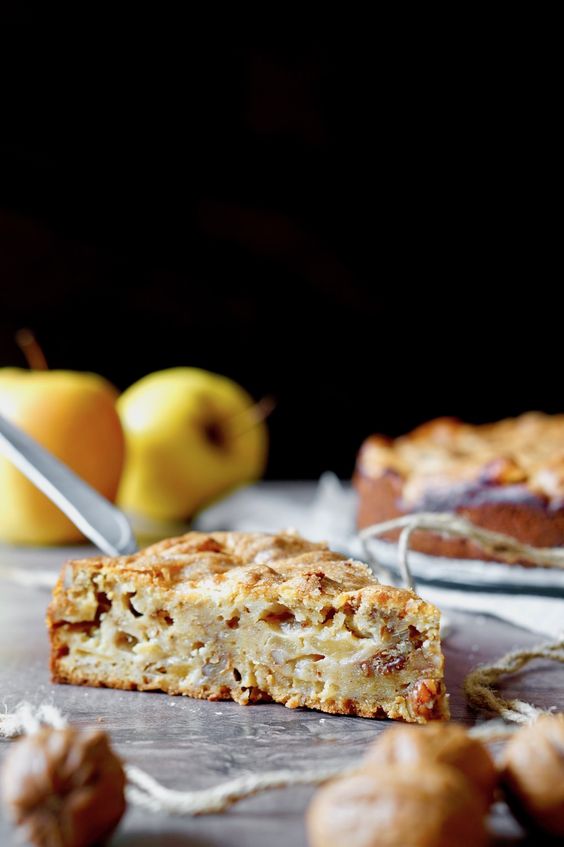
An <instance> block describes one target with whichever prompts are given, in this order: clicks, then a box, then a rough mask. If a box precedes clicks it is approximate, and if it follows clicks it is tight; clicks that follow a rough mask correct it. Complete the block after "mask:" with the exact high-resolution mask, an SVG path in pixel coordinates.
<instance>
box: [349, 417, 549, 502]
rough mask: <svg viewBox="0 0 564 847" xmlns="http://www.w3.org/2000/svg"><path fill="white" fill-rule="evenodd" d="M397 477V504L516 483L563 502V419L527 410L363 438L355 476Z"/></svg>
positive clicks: (445, 421)
mask: <svg viewBox="0 0 564 847" xmlns="http://www.w3.org/2000/svg"><path fill="white" fill-rule="evenodd" d="M389 472H392V473H396V474H397V475H398V476H400V477H401V478H402V479H403V495H402V498H403V501H404V502H405V503H406V504H410V503H417V502H418V501H420V500H421V499H422V498H423V496H424V495H425V493H426V492H427V491H429V490H431V489H441V488H449V487H452V486H457V485H469V484H470V485H472V484H483V485H521V486H523V487H525V488H526V489H528V490H529V491H530V492H531V493H533V494H537V495H540V496H541V497H543V498H546V499H548V500H555V501H560V500H562V499H563V498H564V415H545V414H542V413H540V412H529V413H527V414H525V415H521V416H520V417H518V418H507V419H506V420H502V421H499V422H497V423H492V424H483V425H480V426H473V425H472V424H465V423H462V422H461V421H459V420H457V419H455V418H438V419H436V420H434V421H430V422H429V423H426V424H423V425H422V426H420V427H418V428H417V429H414V430H413V432H411V433H409V434H408V435H404V436H402V437H401V438H397V439H395V440H391V439H388V438H385V437H383V436H380V435H373V436H371V437H370V438H368V439H367V440H366V441H365V442H364V444H363V446H362V449H361V451H360V454H359V457H358V462H357V473H360V474H362V475H364V476H368V477H372V478H375V477H380V476H382V475H383V474H385V473H389Z"/></svg>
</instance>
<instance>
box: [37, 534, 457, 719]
mask: <svg viewBox="0 0 564 847" xmlns="http://www.w3.org/2000/svg"><path fill="white" fill-rule="evenodd" d="M47 620H48V627H49V631H50V638H51V670H52V676H53V680H54V681H55V682H64V683H71V684H78V685H96V686H109V687H113V688H125V689H139V690H162V691H165V692H167V693H169V694H185V695H188V696H190V697H199V698H204V699H208V700H226V699H232V700H235V701H236V702H237V703H241V704H247V703H253V702H258V701H261V700H266V701H275V702H278V703H283V704H285V705H286V706H288V707H290V708H296V707H300V706H307V707H310V708H314V709H319V710H321V711H324V712H331V713H336V714H349V715H360V716H363V717H389V718H397V719H401V720H405V721H410V722H418V723H425V722H427V721H429V720H437V719H445V718H448V702H447V695H446V692H445V685H444V680H443V665H444V659H443V655H442V651H441V644H440V636H439V612H438V610H437V609H436V608H435V607H434V606H432V605H430V604H429V603H426V602H425V601H423V600H422V599H421V598H419V597H418V596H417V595H416V594H414V593H413V592H411V591H407V590H403V589H399V588H393V587H390V586H385V585H380V584H379V583H378V581H377V579H376V578H375V577H374V576H373V574H372V572H371V571H370V569H369V568H368V567H367V565H364V564H362V563H361V562H357V561H354V560H351V559H347V558H346V557H345V556H344V555H341V554H340V553H335V552H333V551H331V550H329V549H328V548H327V546H326V545H324V544H316V543H312V542H309V541H306V540H305V539H303V538H301V537H300V536H298V535H294V534H291V533H286V534H278V535H269V534H265V533H237V532H217V533H211V534H204V533H198V532H190V533H188V534H187V535H185V536H182V537H180V538H173V539H168V540H166V541H163V542H161V543H159V544H156V545H154V546H152V547H149V548H147V549H146V550H143V551H142V552H141V553H137V554H135V555H132V556H123V557H118V558H93V559H83V560H77V561H71V562H68V563H67V564H66V565H65V566H64V567H63V570H62V573H61V576H60V578H59V581H58V583H57V586H56V587H55V589H54V594H53V600H52V602H51V605H50V607H49V611H48V615H47Z"/></svg>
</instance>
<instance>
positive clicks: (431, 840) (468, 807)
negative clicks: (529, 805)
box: [307, 763, 488, 847]
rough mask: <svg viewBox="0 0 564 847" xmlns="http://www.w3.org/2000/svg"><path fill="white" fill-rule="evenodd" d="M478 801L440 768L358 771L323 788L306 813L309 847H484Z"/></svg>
mask: <svg viewBox="0 0 564 847" xmlns="http://www.w3.org/2000/svg"><path fill="white" fill-rule="evenodd" d="M484 811H485V809H484V803H483V800H482V797H481V795H480V793H479V791H477V790H476V789H475V788H474V787H473V786H472V785H471V784H470V783H469V782H468V781H467V779H466V778H465V777H464V776H462V774H460V773H458V771H456V770H454V768H449V767H447V766H446V765H438V764H434V763H431V764H429V765H427V766H426V768H425V771H424V773H421V772H420V771H419V770H418V769H417V770H416V769H409V770H408V769H406V768H404V767H400V766H399V765H396V766H392V767H390V768H383V769H382V771H381V772H378V771H377V770H376V769H372V770H371V771H359V772H358V773H355V774H353V775H351V776H346V777H343V778H341V779H338V780H335V781H333V782H331V783H329V784H328V785H325V786H323V787H322V788H321V789H319V791H318V792H317V793H316V794H315V796H314V798H313V801H312V803H311V805H310V807H309V809H308V813H307V829H308V834H309V843H310V845H311V847H343V845H346V847H406V845H409V847H453V845H455V844H456V847H485V845H486V844H487V843H488V835H487V831H486V828H485V822H484Z"/></svg>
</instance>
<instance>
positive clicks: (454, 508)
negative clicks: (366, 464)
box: [353, 465, 564, 565]
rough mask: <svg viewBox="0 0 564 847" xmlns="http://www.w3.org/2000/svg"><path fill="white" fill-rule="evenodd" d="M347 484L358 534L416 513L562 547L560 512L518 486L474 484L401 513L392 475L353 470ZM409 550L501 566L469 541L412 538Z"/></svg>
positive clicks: (563, 510)
mask: <svg viewBox="0 0 564 847" xmlns="http://www.w3.org/2000/svg"><path fill="white" fill-rule="evenodd" d="M353 481H354V486H355V488H356V490H357V492H358V495H359V506H358V515H357V524H358V527H359V529H363V528H364V527H367V526H370V525H372V524H376V523H380V522H382V521H387V520H391V519H392V518H396V517H402V516H404V515H410V514H414V513H416V512H423V511H426V512H427V511H428V512H432V511H437V512H438V511H440V512H455V513H456V514H458V515H461V516H462V517H465V518H467V519H468V520H470V521H472V523H474V524H476V526H480V527H484V529H490V530H493V531H494V532H503V533H505V534H506V535H510V536H512V537H513V538H516V539H518V540H519V541H521V542H523V543H525V544H530V545H532V546H533V547H561V546H564V507H557V508H554V506H552V505H551V504H550V502H549V501H548V500H547V499H545V498H542V497H540V496H538V495H536V494H533V493H532V492H531V491H529V490H528V489H527V488H526V487H525V486H523V485H504V486H492V485H485V484H484V485H480V484H479V483H477V484H474V485H472V486H469V485H468V486H465V487H459V488H456V489H453V490H452V491H451V492H449V493H448V494H446V495H443V496H442V497H441V500H440V501H436V500H435V501H433V499H431V498H429V500H428V501H422V502H420V503H418V504H417V505H415V506H412V507H410V508H406V507H405V504H404V503H403V498H402V494H403V480H402V478H401V476H400V475H399V474H398V473H396V472H395V471H392V470H388V471H385V472H384V473H383V474H382V475H380V476H377V477H371V476H368V475H366V474H365V473H363V471H362V468H361V467H360V466H359V465H357V468H356V471H355V474H354V479H353ZM398 536H399V530H398V531H394V532H390V533H387V534H386V535H385V536H382V538H384V539H387V540H389V541H395V540H397V538H398ZM410 546H411V547H412V548H413V549H414V550H418V551H419V552H421V553H427V554H428V555H431V556H445V557H448V558H453V559H482V560H485V561H494V562H504V560H503V559H499V558H496V557H495V556H490V555H487V554H485V553H484V551H483V550H482V548H481V547H479V546H478V545H476V544H474V543H473V542H472V541H469V540H467V539H464V538H448V537H446V536H441V535H437V534H435V533H430V532H414V533H413V534H412V536H411V538H410ZM504 563H505V562H504ZM524 564H527V563H524ZM530 564H531V565H532V564H533V563H530Z"/></svg>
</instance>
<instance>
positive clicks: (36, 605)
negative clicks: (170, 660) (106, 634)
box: [0, 547, 564, 847]
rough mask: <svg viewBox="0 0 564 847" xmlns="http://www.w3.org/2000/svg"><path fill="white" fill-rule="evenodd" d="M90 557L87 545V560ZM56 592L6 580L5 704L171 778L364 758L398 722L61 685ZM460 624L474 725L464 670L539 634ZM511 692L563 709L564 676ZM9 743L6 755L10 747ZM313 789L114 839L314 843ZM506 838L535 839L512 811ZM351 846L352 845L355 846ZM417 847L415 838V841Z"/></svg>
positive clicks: (165, 845)
mask: <svg viewBox="0 0 564 847" xmlns="http://www.w3.org/2000/svg"><path fill="white" fill-rule="evenodd" d="M72 553H73V551H72V550H60V549H58V550H53V549H52V550H13V549H9V548H1V547H0V563H3V564H11V565H13V564H16V565H18V566H20V567H22V568H27V569H33V568H36V567H40V568H49V569H52V570H53V571H54V572H55V571H56V570H58V568H59V566H60V564H61V563H62V561H63V560H64V559H65V558H68V556H69V555H70V554H72ZM86 553H88V548H81V550H80V555H85V554H86ZM47 603H48V593H47V592H46V591H42V590H37V589H29V588H24V587H21V586H17V585H14V584H11V583H9V582H7V581H4V582H2V581H1V580H0V704H1V706H2V708H7V709H8V710H11V709H13V707H14V706H15V705H16V704H17V703H18V702H19V701H20V700H22V699H26V700H30V701H31V702H32V703H35V704H39V703H40V702H41V701H44V700H48V701H49V702H53V703H55V704H56V705H57V706H58V707H59V708H61V709H62V710H63V711H64V712H65V713H66V714H67V715H68V716H69V718H71V719H72V721H74V722H76V724H78V725H83V726H87V725H91V724H98V725H100V726H102V727H104V728H105V729H106V730H107V731H108V732H109V733H110V734H111V737H112V740H113V743H114V746H115V748H116V750H117V751H118V752H119V753H120V755H121V756H123V757H124V758H125V759H127V761H128V762H131V763H133V764H136V765H139V766H140V767H142V768H144V769H146V770H147V771H149V772H150V773H151V774H152V775H153V776H155V777H156V778H157V779H159V780H162V782H164V783H165V784H166V785H168V786H171V787H176V788H200V787H204V786H211V785H214V784H216V783H218V782H220V781H222V780H224V779H226V778H228V777H232V776H235V775H240V774H243V773H248V772H251V771H262V770H272V769H277V768H298V769H299V768H302V767H306V766H307V767H311V766H312V765H314V764H319V765H334V764H339V763H342V764H343V765H344V764H349V763H352V762H354V761H355V760H356V759H357V758H358V757H359V756H361V755H362V753H363V751H364V749H365V748H366V745H367V744H368V743H369V742H370V741H371V740H372V739H373V738H374V737H375V736H376V735H377V734H378V733H379V732H382V731H384V730H385V729H386V728H387V727H388V726H389V723H386V722H382V721H372V720H366V719H362V718H351V717H339V716H331V715H323V714H321V713H319V712H313V711H307V710H296V711H291V710H289V709H285V708H284V707H282V706H278V705H273V704H261V705H255V706H247V707H241V706H238V705H236V704H234V703H227V702H226V703H208V702H203V701H197V700H189V699H185V698H178V697H177V698H174V697H168V696H166V695H164V694H159V693H139V692H124V691H112V690H109V689H88V688H79V687H73V686H57V685H52V684H51V682H50V680H49V673H48V666H47V663H48V644H47V637H46V633H45V628H44V614H45V609H46V606H47ZM449 617H450V619H451V621H452V629H451V632H450V634H449V635H448V637H447V639H446V642H445V645H444V649H445V653H446V658H447V683H448V688H449V690H450V692H451V706H452V712H453V718H454V719H455V720H459V721H462V722H464V723H466V724H468V725H470V724H472V723H474V722H475V716H473V715H472V714H471V713H469V711H468V709H467V707H466V704H465V702H464V698H463V696H462V693H461V683H462V680H463V678H464V676H465V674H466V673H467V672H468V670H470V668H472V667H473V666H474V665H476V664H477V663H478V662H482V661H486V660H489V659H491V658H494V657H499V656H501V655H502V654H503V653H505V652H506V651H507V650H509V649H513V648H516V647H521V646H525V645H530V644H532V643H535V641H536V640H537V639H536V638H535V637H534V636H532V635H530V634H529V633H526V632H525V631H523V630H520V629H517V628H514V627H511V626H509V625H507V624H504V623H500V622H498V621H495V620H493V619H490V618H486V617H483V616H475V615H474V616H472V615H468V614H461V613H458V614H454V613H453V614H449ZM506 690H507V692H511V693H513V694H514V695H519V696H521V697H524V698H526V699H529V700H530V701H533V702H535V703H537V704H538V705H541V706H556V707H558V708H559V709H562V708H564V671H563V670H562V667H561V666H557V665H554V666H553V665H550V664H548V663H545V664H538V665H536V666H534V668H533V669H531V670H529V671H527V672H525V673H521V674H519V675H518V676H516V677H515V678H514V679H512V680H510V681H508V683H507V685H506ZM11 743H14V742H10V741H6V740H1V741H0V760H2V759H3V757H4V755H5V753H6V750H7V749H8V747H9V745H10V744H11ZM311 794H312V790H311V789H308V788H295V789H286V790H278V791H271V792H268V793H265V794H262V795H260V796H257V797H254V798H252V799H249V800H246V801H244V802H242V803H240V804H238V805H237V806H235V807H234V808H232V809H231V810H230V811H229V812H227V813H225V814H222V815H212V816H206V817H199V818H173V817H167V816H166V815H162V814H150V813H148V812H144V811H140V810H138V809H135V808H130V809H129V811H128V812H127V815H126V817H125V819H124V821H123V822H122V825H121V826H120V829H119V831H118V832H117V833H116V835H115V836H114V838H113V840H112V842H111V843H112V844H113V845H123V847H125V845H130V846H131V847H157V845H160V847H182V846H183V847H207V846H208V845H209V846H210V847H211V845H223V846H224V847H236V846H237V847H255V845H257V847H258V845H261V847H263V846H264V845H265V844H267V845H268V847H282V845H284V847H287V845H288V844H290V845H292V847H303V845H305V844H306V836H305V829H304V823H303V815H304V810H305V808H306V805H307V802H308V800H309V798H310V796H311ZM492 826H493V828H494V830H495V831H496V832H497V834H498V835H497V838H496V843H499V844H505V845H509V844H526V843H527V844H531V843H540V842H538V841H535V842H533V841H525V840H522V839H521V837H520V835H519V833H520V830H519V828H518V827H517V825H516V824H514V823H513V822H512V821H511V820H510V819H509V818H508V816H507V815H506V814H505V812H504V811H503V810H498V811H497V812H496V814H494V816H493V821H492ZM16 843H17V841H16V837H15V833H14V831H13V829H12V827H11V826H10V825H9V823H8V822H7V821H6V820H5V819H4V818H3V817H0V845H2V847H15V845H16ZM344 847H346V845H344ZM406 847H409V845H406Z"/></svg>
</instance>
